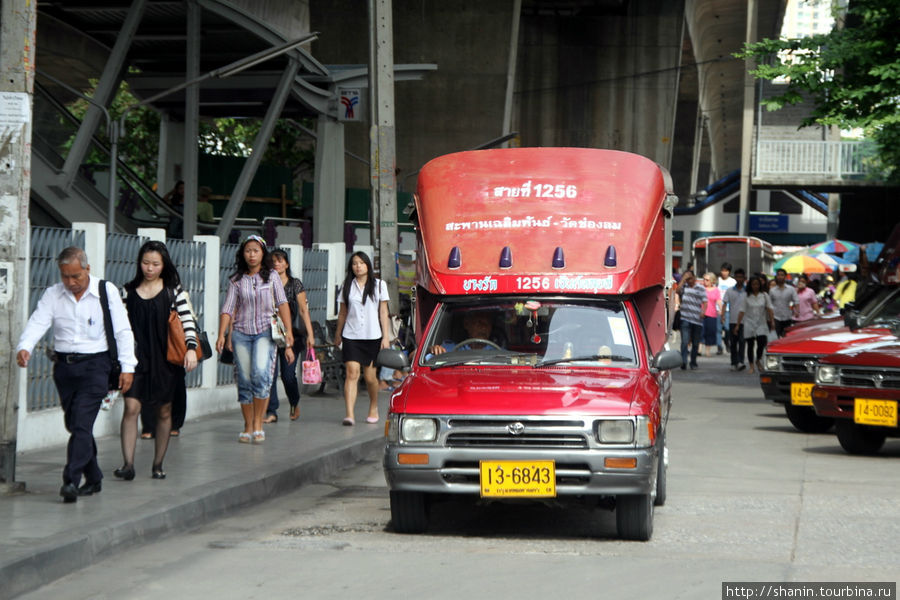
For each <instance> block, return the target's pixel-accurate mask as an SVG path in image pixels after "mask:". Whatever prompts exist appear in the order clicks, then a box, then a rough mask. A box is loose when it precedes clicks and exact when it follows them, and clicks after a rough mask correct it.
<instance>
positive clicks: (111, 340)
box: [100, 279, 122, 390]
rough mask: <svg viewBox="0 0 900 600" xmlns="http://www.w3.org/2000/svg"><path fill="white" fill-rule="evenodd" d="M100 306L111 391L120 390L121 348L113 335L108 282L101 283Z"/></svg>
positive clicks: (102, 281)
mask: <svg viewBox="0 0 900 600" xmlns="http://www.w3.org/2000/svg"><path fill="white" fill-rule="evenodd" d="M100 306H101V307H102V308H103V330H104V331H105V332H106V347H107V352H109V362H110V369H109V389H111V390H117V389H119V375H120V374H121V373H122V365H121V364H119V348H118V346H117V345H116V336H115V335H114V334H113V326H112V316H111V315H110V314H109V296H108V295H107V293H106V280H105V279H103V280H101V281H100Z"/></svg>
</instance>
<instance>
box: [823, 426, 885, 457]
mask: <svg viewBox="0 0 900 600" xmlns="http://www.w3.org/2000/svg"><path fill="white" fill-rule="evenodd" d="M836 429H837V438H838V441H839V442H840V443H841V448H843V449H844V450H846V451H847V452H848V453H849V454H875V453H877V452H878V451H879V450H881V447H882V446H883V445H884V440H885V438H886V437H887V433H885V432H883V431H879V430H878V429H877V428H875V427H870V426H867V425H857V424H856V423H854V422H853V421H851V420H849V419H839V420H838V422H837V425H836Z"/></svg>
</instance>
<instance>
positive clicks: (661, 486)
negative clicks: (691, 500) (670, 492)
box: [653, 436, 669, 506]
mask: <svg viewBox="0 0 900 600" xmlns="http://www.w3.org/2000/svg"><path fill="white" fill-rule="evenodd" d="M661 441H662V444H661V445H660V448H659V466H658V467H657V470H656V498H654V499H653V504H654V506H662V505H664V504H665V503H666V474H667V473H668V470H669V448H668V446H666V438H665V436H663V438H662V440H661Z"/></svg>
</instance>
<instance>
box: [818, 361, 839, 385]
mask: <svg viewBox="0 0 900 600" xmlns="http://www.w3.org/2000/svg"><path fill="white" fill-rule="evenodd" d="M839 376H840V372H839V371H838V368H837V367H832V366H829V365H820V366H818V367H816V383H837V380H838V377H839Z"/></svg>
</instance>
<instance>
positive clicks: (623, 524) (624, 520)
mask: <svg viewBox="0 0 900 600" xmlns="http://www.w3.org/2000/svg"><path fill="white" fill-rule="evenodd" d="M616 531H617V532H618V534H619V537H620V538H622V539H625V540H637V541H641V542H646V541H647V540H649V539H650V536H652V535H653V500H652V498H651V497H650V494H635V495H621V496H616Z"/></svg>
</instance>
